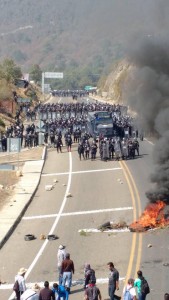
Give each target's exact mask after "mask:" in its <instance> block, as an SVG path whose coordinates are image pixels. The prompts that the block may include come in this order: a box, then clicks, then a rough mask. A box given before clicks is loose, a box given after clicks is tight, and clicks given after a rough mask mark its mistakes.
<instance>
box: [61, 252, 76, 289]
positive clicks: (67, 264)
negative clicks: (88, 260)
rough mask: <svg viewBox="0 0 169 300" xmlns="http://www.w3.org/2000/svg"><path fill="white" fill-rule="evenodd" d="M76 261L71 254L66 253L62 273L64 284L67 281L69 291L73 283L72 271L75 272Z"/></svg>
mask: <svg viewBox="0 0 169 300" xmlns="http://www.w3.org/2000/svg"><path fill="white" fill-rule="evenodd" d="M74 271H75V270H74V263H73V260H71V259H70V254H69V253H66V258H65V259H64V260H63V262H62V269H61V274H63V280H62V285H63V286H65V284H66V281H67V291H68V292H70V287H71V284H72V273H73V274H74Z"/></svg>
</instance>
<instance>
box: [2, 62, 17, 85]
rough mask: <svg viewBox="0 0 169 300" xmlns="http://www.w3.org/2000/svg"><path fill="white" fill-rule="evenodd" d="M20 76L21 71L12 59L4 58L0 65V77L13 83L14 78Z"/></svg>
mask: <svg viewBox="0 0 169 300" xmlns="http://www.w3.org/2000/svg"><path fill="white" fill-rule="evenodd" d="M21 77H22V71H21V69H20V67H18V66H17V65H16V64H15V62H14V61H13V60H12V59H9V58H6V59H4V61H3V62H2V64H1V65H0V79H5V80H6V81H7V82H8V83H14V82H15V80H16V79H18V78H21Z"/></svg>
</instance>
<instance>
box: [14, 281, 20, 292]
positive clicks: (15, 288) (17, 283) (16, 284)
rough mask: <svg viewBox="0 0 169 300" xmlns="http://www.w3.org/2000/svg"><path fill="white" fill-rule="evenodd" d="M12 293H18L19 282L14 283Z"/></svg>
mask: <svg viewBox="0 0 169 300" xmlns="http://www.w3.org/2000/svg"><path fill="white" fill-rule="evenodd" d="M13 291H15V292H16V293H19V282H18V280H16V281H15V283H14V286H13Z"/></svg>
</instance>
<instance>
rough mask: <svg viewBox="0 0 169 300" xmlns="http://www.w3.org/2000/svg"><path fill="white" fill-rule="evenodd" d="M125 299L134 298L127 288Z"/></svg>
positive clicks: (130, 299)
mask: <svg viewBox="0 0 169 300" xmlns="http://www.w3.org/2000/svg"><path fill="white" fill-rule="evenodd" d="M123 299H124V300H132V297H131V294H130V289H129V290H127V288H126V290H125V293H124V297H123Z"/></svg>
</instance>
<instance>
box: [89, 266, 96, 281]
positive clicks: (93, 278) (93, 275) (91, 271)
mask: <svg viewBox="0 0 169 300" xmlns="http://www.w3.org/2000/svg"><path fill="white" fill-rule="evenodd" d="M89 282H90V283H96V276H95V271H94V270H93V269H91V270H90V279H89Z"/></svg>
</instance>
